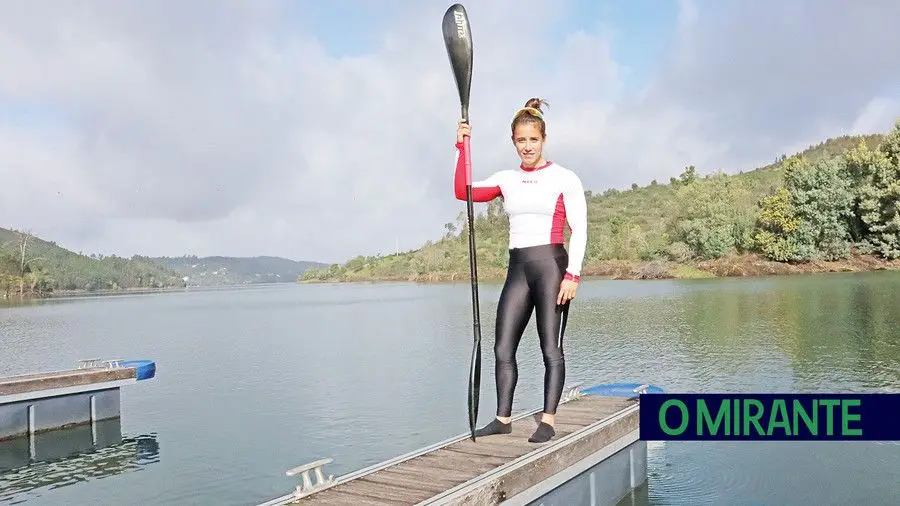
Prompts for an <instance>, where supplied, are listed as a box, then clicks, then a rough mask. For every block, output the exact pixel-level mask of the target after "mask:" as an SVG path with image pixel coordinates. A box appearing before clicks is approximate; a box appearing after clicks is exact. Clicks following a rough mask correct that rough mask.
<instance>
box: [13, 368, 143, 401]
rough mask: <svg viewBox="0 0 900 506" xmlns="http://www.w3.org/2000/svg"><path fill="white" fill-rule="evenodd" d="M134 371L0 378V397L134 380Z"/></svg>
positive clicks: (61, 373)
mask: <svg viewBox="0 0 900 506" xmlns="http://www.w3.org/2000/svg"><path fill="white" fill-rule="evenodd" d="M135 374H136V371H135V369H134V368H131V367H119V368H113V369H106V368H102V369H101V368H95V369H72V370H70V371H53V372H47V373H35V374H23V375H21V376H11V377H7V378H0V395H13V394H23V393H26V392H34V391H38V390H49V389H51V388H63V387H72V386H80V385H90V384H93V383H106V382H108V381H116V380H123V379H131V378H134V377H135Z"/></svg>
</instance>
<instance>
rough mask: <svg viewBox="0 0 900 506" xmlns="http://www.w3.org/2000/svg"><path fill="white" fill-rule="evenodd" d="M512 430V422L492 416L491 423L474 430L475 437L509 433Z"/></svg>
mask: <svg viewBox="0 0 900 506" xmlns="http://www.w3.org/2000/svg"><path fill="white" fill-rule="evenodd" d="M510 432H512V422H509V423H503V422H501V421H500V420H497V419H496V418H494V419H493V420H491V423H489V424H487V425H485V426H484V427H482V428H480V429H478V430H476V431H475V436H476V437H482V436H493V435H494V434H509V433H510Z"/></svg>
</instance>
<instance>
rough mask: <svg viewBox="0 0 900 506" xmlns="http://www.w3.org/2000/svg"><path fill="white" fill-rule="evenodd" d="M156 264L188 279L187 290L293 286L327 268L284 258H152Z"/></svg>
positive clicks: (322, 265) (315, 263)
mask: <svg viewBox="0 0 900 506" xmlns="http://www.w3.org/2000/svg"><path fill="white" fill-rule="evenodd" d="M151 260H153V261H154V262H155V263H156V264H158V265H160V266H163V267H165V268H167V269H171V270H174V271H176V272H178V273H180V274H181V275H183V276H185V277H187V278H188V279H187V285H188V286H227V285H244V284H252V283H284V282H291V283H293V282H296V280H297V276H299V275H301V274H303V273H304V272H306V270H307V269H310V268H314V267H324V266H327V264H323V263H319V262H303V261H296V260H289V259H287V258H280V257H272V256H258V257H225V256H210V257H197V256H196V255H188V256H181V257H158V258H152V259H151Z"/></svg>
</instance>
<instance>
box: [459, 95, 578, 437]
mask: <svg viewBox="0 0 900 506" xmlns="http://www.w3.org/2000/svg"><path fill="white" fill-rule="evenodd" d="M541 104H546V102H544V101H543V100H541V99H539V98H532V99H530V100H528V102H526V104H525V107H523V108H521V109H519V110H518V111H516V113H515V115H514V116H513V120H512V125H511V129H512V142H513V145H514V146H515V148H516V153H517V154H518V155H519V158H520V159H521V164H520V165H519V167H518V168H516V169H507V170H502V171H500V172H496V173H494V174H493V175H492V176H490V177H489V178H487V179H485V180H483V181H478V182H473V183H472V200H473V201H475V202H488V201H490V200H493V199H495V198H497V197H500V198H502V199H503V206H504V209H505V211H506V214H507V215H508V216H509V267H508V271H507V277H506V283H505V284H504V285H503V291H502V292H501V294H500V301H499V305H498V307H497V324H496V330H495V344H494V355H495V357H496V365H495V371H496V379H497V416H496V418H495V419H494V420H492V421H491V422H490V423H489V424H487V425H486V426H484V427H483V428H481V429H479V430H478V431H476V433H475V434H476V436H488V435H491V434H509V433H510V432H511V430H512V420H511V416H512V401H513V391H514V390H515V388H516V381H517V379H518V369H517V366H516V350H517V349H518V346H519V340H520V339H521V338H522V334H523V332H524V331H525V327H526V325H527V324H528V321H529V319H530V318H531V313H532V311H535V313H536V320H537V321H536V323H537V331H538V336H539V337H540V343H541V352H542V354H543V356H544V410H543V413H542V415H541V421H540V423H539V424H538V427H537V429H536V430H535V432H534V434H533V435H532V436H531V437H530V438H529V439H528V440H529V441H530V442H532V443H544V442H547V441H549V440H550V439H551V438H552V437H553V436H554V435H555V431H554V428H553V427H554V424H555V419H556V408H557V405H558V404H559V400H560V396H561V395H562V389H563V383H564V381H565V376H566V370H565V359H564V356H563V350H562V331H561V329H560V326H561V325H560V320H561V317H562V314H563V311H564V310H568V305H569V301H570V300H572V298H574V297H575V291H576V290H577V288H578V282H579V279H580V278H579V275H580V274H581V266H582V261H583V260H584V252H585V247H586V245H587V203H586V202H585V197H584V189H583V187H582V184H581V179H580V178H579V177H578V176H577V175H576V174H575V173H574V172H572V171H571V170H569V169H567V168H565V167H563V166H561V165H559V164H557V163H553V162H548V161H547V160H546V159H545V158H544V152H543V148H544V142H545V140H546V138H547V133H546V125H545V123H544V115H543V111H542V110H541ZM467 135H471V128H470V126H469V125H468V124H466V123H464V122H462V121H461V122H460V123H459V126H458V129H457V133H456V150H457V153H456V156H457V158H456V175H455V178H454V183H455V184H454V186H455V190H456V198H457V199H459V200H466V181H465V176H466V174H465V162H464V159H465V158H464V155H465V153H464V152H463V150H464V149H465V148H464V144H463V138H464V137H465V136H467ZM566 222H568V225H569V229H570V230H571V241H570V245H569V246H570V250H571V251H570V252H569V253H567V252H566V249H565V247H564V245H563V242H564V240H563V227H564V225H565V223H566ZM562 330H564V329H562Z"/></svg>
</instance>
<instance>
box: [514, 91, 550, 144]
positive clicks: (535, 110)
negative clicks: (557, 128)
mask: <svg viewBox="0 0 900 506" xmlns="http://www.w3.org/2000/svg"><path fill="white" fill-rule="evenodd" d="M541 104H543V105H546V106H547V107H550V104H548V103H547V101H546V100H544V99H542V98H538V97H535V98H529V99H528V101H527V102H525V107H522V108H520V109H519V110H518V111H516V114H515V116H513V120H512V125H510V129H511V130H512V134H513V135H515V134H516V126H518V125H522V124H525V123H537V125H538V129H539V130H540V131H541V137H546V136H547V125H546V124H545V123H544V111H542V110H541Z"/></svg>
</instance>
